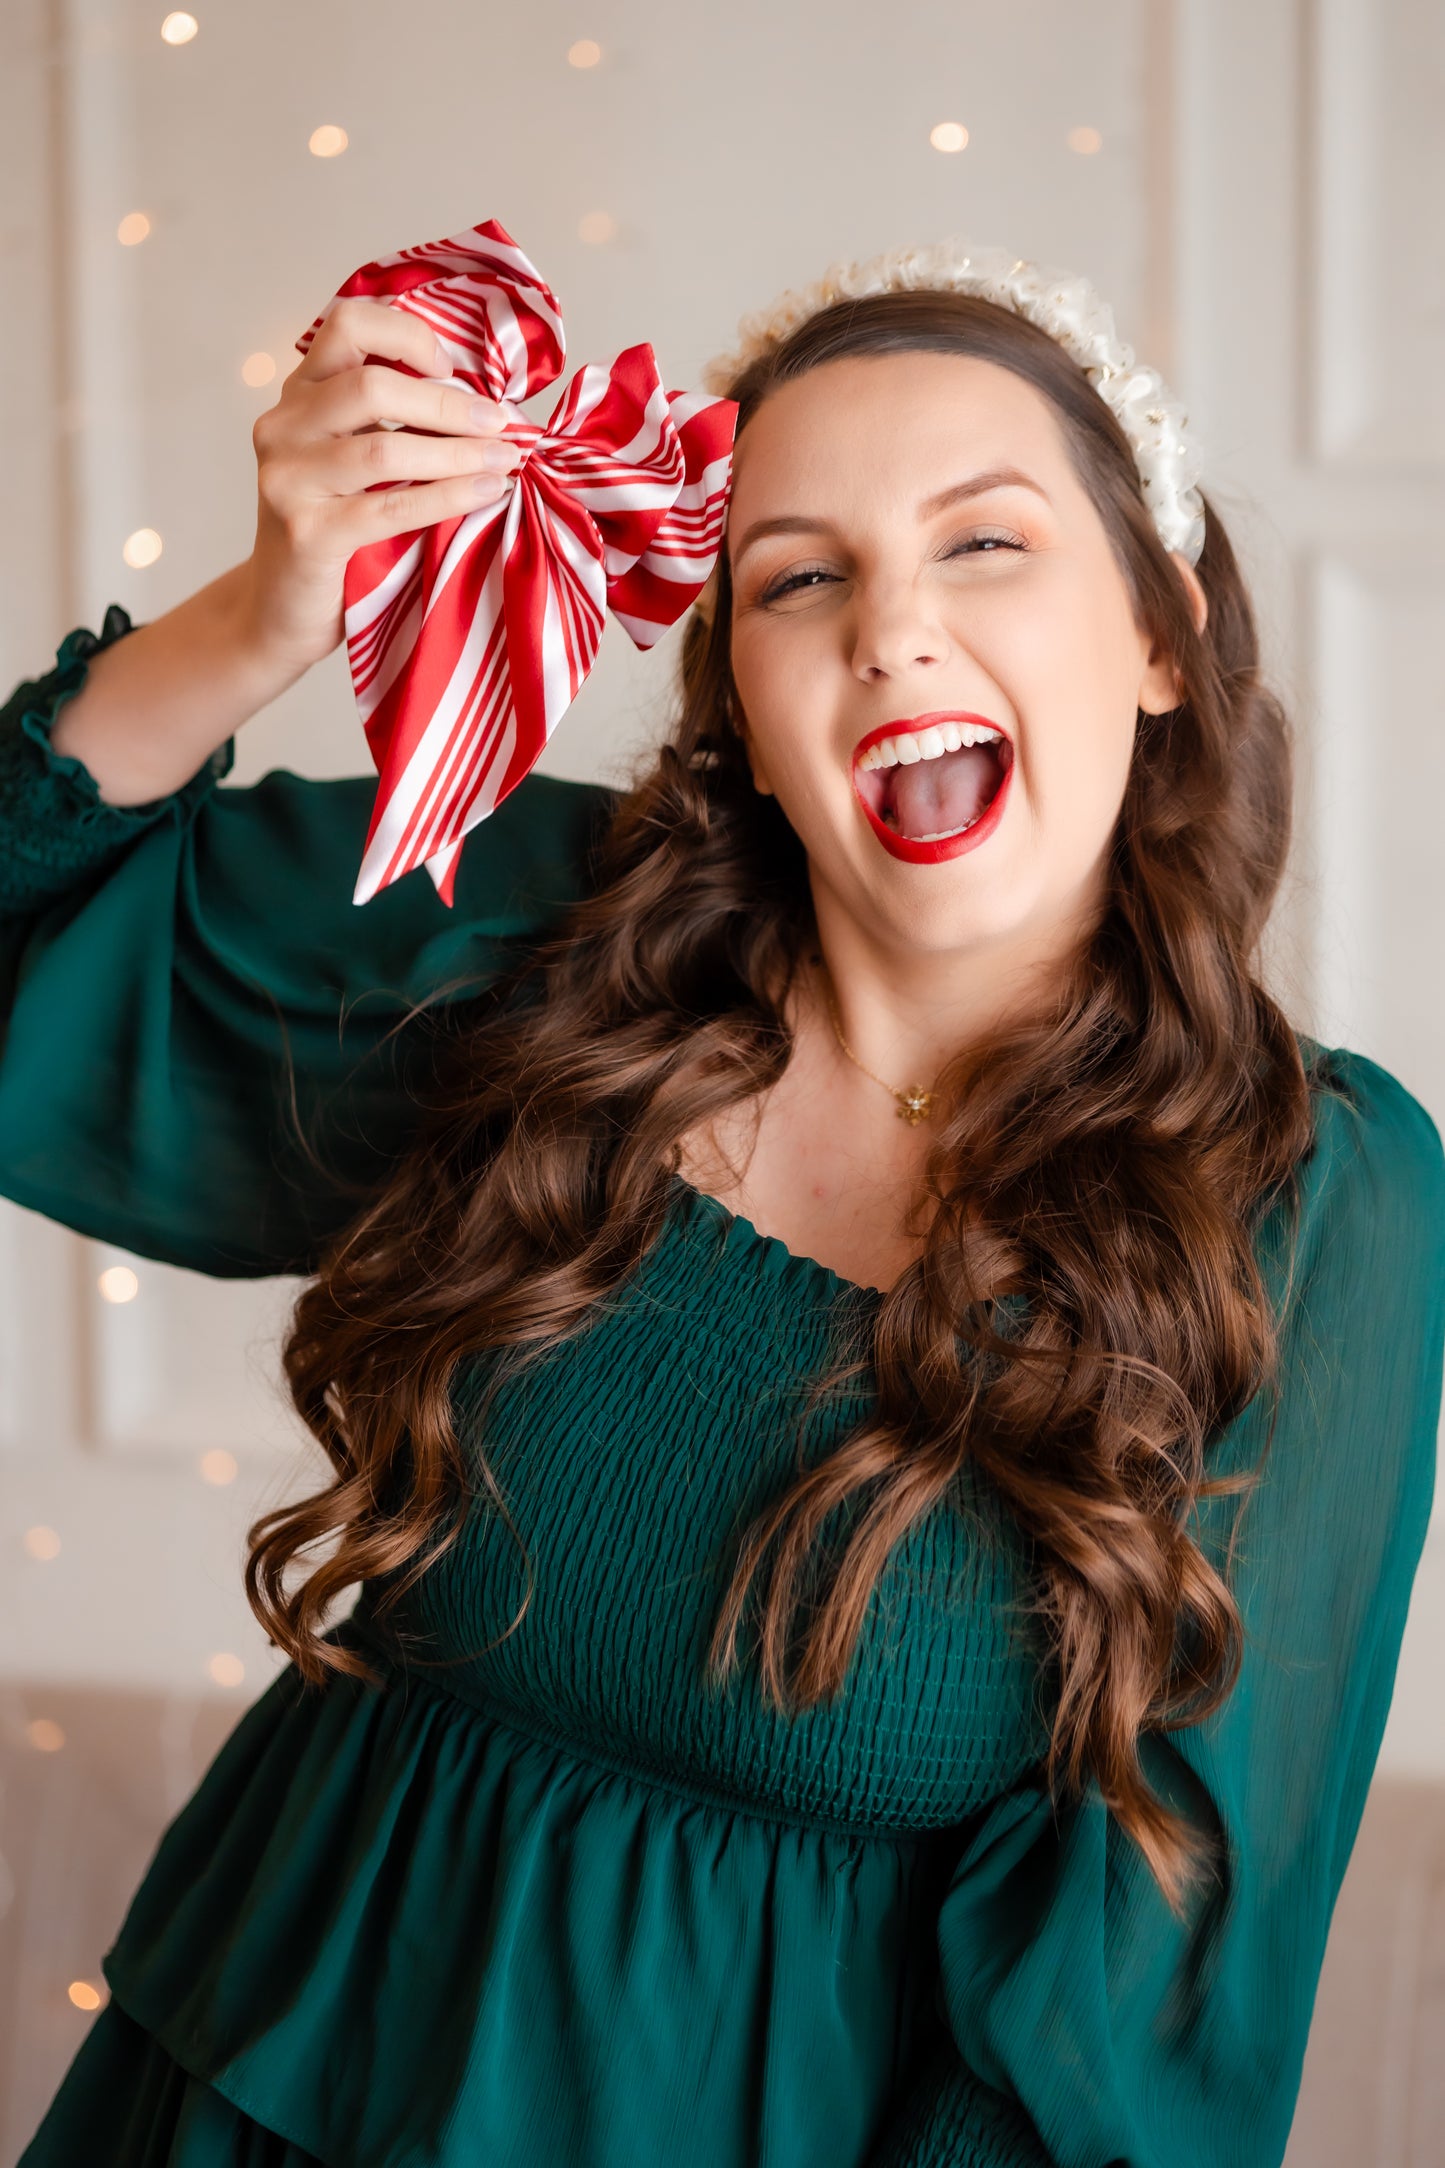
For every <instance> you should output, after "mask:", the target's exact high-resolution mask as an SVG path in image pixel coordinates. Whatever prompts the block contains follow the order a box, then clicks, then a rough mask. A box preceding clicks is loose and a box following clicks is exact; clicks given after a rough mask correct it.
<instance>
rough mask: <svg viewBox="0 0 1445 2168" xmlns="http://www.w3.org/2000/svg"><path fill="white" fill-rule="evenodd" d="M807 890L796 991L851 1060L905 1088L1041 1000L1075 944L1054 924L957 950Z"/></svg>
mask: <svg viewBox="0 0 1445 2168" xmlns="http://www.w3.org/2000/svg"><path fill="white" fill-rule="evenodd" d="M830 905H831V899H827V898H823V897H817V898H815V910H816V926H817V939H816V941H814V942H813V943H812V944H811V945H810V947H809V949H808V951H807V954H808V955H809V956H810V957H811V956H813V955H816V956H817V957H818V959H819V964H818V965H817V966H814V965H811V964H810V967H809V969H808V971H807V972H806V974H805V975H804V978H803V981H802V983H801V984H800V986H799V989H798V992H799V998H800V1000H801V1002H802V1003H804V1004H806V1006H807V1007H808V1009H809V1010H810V1011H811V1012H812V1013H813V1015H814V1018H815V1020H817V1021H821V1024H822V1027H823V1029H824V1030H826V1031H828V1032H829V1033H830V1034H831V1033H832V1030H833V1023H832V1019H831V1017H830V1016H829V1011H828V998H827V997H828V991H829V988H830V987H831V990H832V993H833V997H834V1000H835V1002H836V1005H837V1019H838V1025H839V1027H840V1029H841V1032H842V1035H843V1038H844V1039H845V1040H846V1042H847V1045H848V1047H849V1048H850V1049H851V1051H852V1054H853V1056H854V1057H855V1058H856V1060H857V1061H858V1062H860V1063H862V1064H863V1065H864V1066H865V1067H866V1068H867V1069H869V1070H871V1071H873V1072H875V1073H876V1075H877V1076H878V1077H881V1078H883V1079H885V1080H886V1081H887V1082H888V1083H889V1084H890V1085H892V1086H894V1087H896V1088H899V1089H905V1088H907V1087H909V1086H912V1085H922V1086H923V1087H924V1088H925V1089H931V1088H932V1086H933V1084H934V1081H935V1079H936V1078H937V1076H938V1074H939V1072H940V1070H942V1068H943V1067H944V1065H945V1064H946V1063H947V1062H949V1061H950V1060H952V1059H953V1058H954V1057H955V1056H956V1055H957V1054H959V1053H960V1052H962V1051H964V1050H965V1049H966V1048H967V1047H969V1046H970V1045H972V1044H974V1043H976V1042H978V1041H980V1040H982V1039H984V1038H987V1037H989V1036H990V1035H991V1034H992V1033H994V1032H995V1031H997V1030H999V1029H1000V1028H1001V1027H1004V1026H1007V1025H1008V1024H1010V1023H1022V1022H1025V1021H1027V1019H1028V1018H1029V1017H1030V1016H1031V1015H1038V1014H1040V1013H1042V1012H1043V1010H1044V1009H1045V1008H1046V1006H1047V1004H1048V1002H1049V1000H1050V998H1051V996H1052V994H1053V992H1054V991H1055V990H1056V989H1057V986H1058V984H1059V978H1060V973H1061V970H1062V969H1063V968H1065V967H1066V965H1067V962H1068V959H1069V957H1070V956H1071V954H1072V953H1073V951H1074V949H1075V946H1076V943H1077V938H1078V937H1077V933H1076V931H1074V930H1073V929H1070V930H1069V931H1068V933H1067V936H1065V934H1064V933H1063V932H1062V931H1061V932H1060V933H1059V935H1058V936H1057V937H1056V938H1055V940H1054V941H1052V942H1041V941H1040V940H1039V938H1038V936H1037V934H1036V933H1029V934H1024V933H1010V934H1009V935H1008V936H1005V937H1001V938H1000V939H998V940H995V941H991V942H990V941H983V942H979V943H974V944H971V945H970V946H969V947H967V948H958V949H928V950H925V949H920V948H918V947H910V946H908V945H907V944H905V943H902V942H891V941H886V940H880V939H879V938H878V937H877V936H876V935H875V934H874V933H873V932H872V931H871V930H870V929H865V928H864V927H862V926H860V924H859V922H858V921H857V919H856V918H854V917H852V916H851V915H850V914H848V913H846V912H844V911H842V910H841V909H839V908H837V907H836V906H832V907H830Z"/></svg>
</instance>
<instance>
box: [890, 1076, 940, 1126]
mask: <svg viewBox="0 0 1445 2168" xmlns="http://www.w3.org/2000/svg"><path fill="white" fill-rule="evenodd" d="M893 1096H894V1098H895V1099H896V1100H897V1101H898V1119H899V1120H900V1121H901V1122H907V1123H908V1124H909V1125H910V1127H912V1128H917V1126H918V1124H919V1123H920V1122H926V1121H927V1120H928V1117H929V1115H930V1114H931V1113H932V1112H933V1094H932V1092H926V1091H925V1090H924V1089H923V1086H922V1085H921V1084H910V1085H909V1087H908V1089H907V1091H903V1092H897V1091H896V1092H895V1093H894V1094H893Z"/></svg>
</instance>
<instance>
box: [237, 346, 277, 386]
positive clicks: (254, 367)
mask: <svg viewBox="0 0 1445 2168" xmlns="http://www.w3.org/2000/svg"><path fill="white" fill-rule="evenodd" d="M275 375H276V357H275V356H274V354H262V353H255V354H248V355H247V356H246V358H245V360H244V361H243V362H242V364H241V382H242V383H243V384H250V385H251V386H252V387H253V389H256V390H259V389H260V387H261V385H263V384H269V383H271V382H272V380H273V379H274V377H275Z"/></svg>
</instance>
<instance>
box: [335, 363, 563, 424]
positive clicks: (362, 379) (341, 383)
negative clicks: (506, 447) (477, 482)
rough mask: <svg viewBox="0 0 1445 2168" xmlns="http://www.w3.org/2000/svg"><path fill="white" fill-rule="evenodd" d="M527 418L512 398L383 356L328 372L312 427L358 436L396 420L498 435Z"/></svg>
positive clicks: (397, 422) (399, 422)
mask: <svg viewBox="0 0 1445 2168" xmlns="http://www.w3.org/2000/svg"><path fill="white" fill-rule="evenodd" d="M521 419H523V416H522V411H521V409H520V407H516V406H513V405H512V403H511V401H510V400H508V399H487V398H484V397H481V396H479V395H478V394H477V393H476V392H474V391H472V389H471V388H470V386H469V385H466V384H439V383H436V382H434V381H431V380H427V379H423V378H421V377H415V376H403V375H402V374H401V372H400V371H399V370H397V369H390V368H388V367H387V366H386V364H385V363H384V362H365V363H362V364H361V365H360V366H359V367H357V368H355V369H349V370H347V371H346V373H345V374H344V375H339V376H333V377H328V378H327V380H326V382H325V383H324V384H318V385H317V387H316V389H315V391H314V393H313V394H312V395H311V406H310V414H309V416H308V424H307V426H308V428H309V429H311V430H312V431H318V430H325V431H327V432H328V433H329V434H330V435H332V436H336V437H341V436H353V435H355V434H357V433H359V432H360V431H362V430H364V429H377V428H380V427H381V426H382V424H383V423H388V422H389V423H392V424H393V425H395V426H397V427H399V428H403V429H415V430H425V431H430V432H432V433H434V434H438V435H443V436H453V435H454V436H478V435H480V436H496V435H498V434H499V433H500V432H501V431H502V430H503V429H504V428H505V427H506V425H507V423H508V422H509V421H520V420H521Z"/></svg>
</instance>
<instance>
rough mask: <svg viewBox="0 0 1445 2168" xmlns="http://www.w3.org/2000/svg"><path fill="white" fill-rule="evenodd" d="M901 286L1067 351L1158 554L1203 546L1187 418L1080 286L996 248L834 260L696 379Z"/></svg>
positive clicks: (760, 316)
mask: <svg viewBox="0 0 1445 2168" xmlns="http://www.w3.org/2000/svg"><path fill="white" fill-rule="evenodd" d="M911 287H932V288H938V287H944V288H948V289H951V290H952V291H954V292H956V293H969V294H977V295H979V296H980V297H981V298H982V299H983V300H985V301H992V302H995V303H997V304H998V305H999V306H1000V307H1001V308H1005V309H1011V310H1012V311H1013V312H1014V314H1015V315H1016V316H1025V317H1027V318H1028V320H1029V322H1030V323H1031V324H1037V325H1038V327H1039V329H1040V330H1041V331H1046V332H1047V333H1048V334H1049V337H1050V338H1051V339H1057V341H1058V343H1059V345H1060V346H1062V347H1063V348H1064V349H1065V351H1066V352H1068V353H1070V354H1072V356H1073V357H1074V360H1075V361H1077V362H1078V364H1079V366H1080V368H1081V369H1082V370H1083V371H1084V374H1085V375H1086V376H1087V377H1088V379H1089V381H1090V383H1091V384H1092V385H1093V386H1094V389H1095V390H1096V391H1097V392H1098V394H1099V397H1100V398H1101V399H1102V400H1103V401H1104V403H1105V405H1106V406H1107V407H1108V408H1109V409H1110V411H1111V412H1112V413H1113V415H1114V418H1115V420H1116V421H1117V422H1118V424H1119V426H1120V428H1121V429H1122V430H1123V432H1124V434H1125V436H1126V437H1127V438H1128V440H1129V443H1130V446H1131V447H1132V449H1133V453H1134V459H1135V463H1136V465H1137V466H1138V469H1139V483H1140V487H1141V488H1142V490H1143V492H1144V501H1145V503H1146V504H1147V505H1148V507H1149V510H1150V512H1151V514H1152V515H1153V519H1154V525H1155V527H1156V529H1157V530H1158V533H1159V538H1160V540H1161V541H1162V542H1163V544H1164V547H1165V548H1166V549H1169V550H1178V551H1179V553H1180V555H1181V556H1182V557H1184V558H1185V559H1186V560H1187V562H1188V563H1189V564H1191V565H1193V564H1197V563H1198V561H1199V555H1200V552H1201V550H1202V549H1203V548H1204V500H1203V498H1202V497H1201V496H1200V494H1199V490H1198V488H1197V487H1196V484H1197V482H1198V479H1199V468H1200V461H1199V454H1198V450H1197V448H1196V446H1195V445H1194V444H1193V443H1192V442H1191V440H1190V438H1189V436H1188V434H1187V426H1188V419H1189V417H1188V415H1187V414H1186V413H1185V411H1184V409H1183V407H1182V406H1181V405H1180V404H1179V401H1178V400H1177V399H1175V398H1174V397H1173V396H1172V395H1171V393H1170V391H1169V389H1168V387H1167V386H1166V384H1165V383H1164V380H1163V378H1162V377H1161V376H1160V374H1159V372H1158V370H1157V369H1150V368H1146V367H1145V366H1144V365H1143V364H1142V363H1141V362H1136V361H1135V359H1134V350H1133V348H1132V347H1130V346H1126V345H1125V344H1124V342H1123V340H1122V339H1121V338H1120V337H1119V335H1118V333H1117V331H1116V330H1115V328H1114V312H1113V310H1112V309H1111V308H1110V307H1109V305H1108V303H1107V302H1106V301H1102V300H1101V299H1100V298H1099V296H1098V294H1096V293H1095V291H1094V289H1093V287H1092V286H1091V285H1090V284H1089V281H1088V280H1087V279H1085V278H1080V277H1078V276H1077V275H1075V274H1074V273H1072V272H1068V271H1055V270H1051V269H1049V267H1048V266H1047V265H1045V264H1035V263H1025V262H1024V260H1023V258H1022V257H1015V256H1010V255H1009V253H1008V251H1007V250H1006V249H1002V248H988V249H975V248H970V247H969V246H968V245H967V244H966V243H964V242H962V241H956V240H952V241H938V242H935V243H934V244H933V245H932V246H931V247H927V248H895V249H889V250H887V251H886V252H885V253H884V254H883V255H880V256H870V257H869V258H868V260H867V261H866V262H864V263H835V264H833V265H831V266H830V268H829V269H828V270H827V271H825V272H824V274H823V276H822V278H820V279H818V280H816V281H815V282H814V283H813V285H811V286H808V287H805V288H804V289H803V290H802V291H801V292H798V291H796V290H795V289H794V288H792V287H790V288H789V289H788V291H787V292H786V293H784V294H783V295H781V296H780V298H779V299H778V300H777V301H775V302H774V303H773V305H772V307H771V308H767V309H759V310H757V311H755V312H754V313H753V314H751V315H749V316H745V317H744V318H743V320H742V322H741V323H740V324H739V326H738V341H739V343H738V345H737V346H736V347H735V348H734V350H733V351H732V352H731V353H729V354H720V355H718V356H717V357H716V358H715V359H714V360H712V361H710V362H709V363H708V365H707V367H706V368H705V369H704V370H703V372H702V382H703V384H704V385H705V386H706V388H707V389H708V390H709V391H710V392H714V393H716V394H718V395H719V396H725V395H726V393H727V390H728V387H729V385H731V384H733V383H735V382H736V380H737V378H738V377H739V376H740V375H741V373H742V371H743V370H744V369H746V368H748V367H750V366H751V364H752V363H753V362H755V361H756V360H757V359H758V358H759V356H760V355H763V354H765V353H767V352H768V351H769V349H770V348H772V347H775V346H779V345H781V344H782V342H783V340H784V339H786V338H787V337H788V336H789V334H790V333H792V332H794V331H796V329H797V328H798V326H799V325H800V324H803V323H806V322H807V320H808V318H809V317H810V316H816V315H818V314H819V312H820V311H821V310H823V309H826V308H829V307H831V306H832V304H833V303H834V302H835V301H843V300H855V299H858V298H861V297H862V296H863V295H865V294H880V293H897V292H901V291H905V290H907V289H908V288H911ZM716 581H717V573H716V569H714V572H713V576H712V578H711V579H710V580H709V581H708V583H707V586H706V587H705V588H704V590H703V592H702V594H701V595H699V597H698V601H697V607H698V609H699V610H700V611H701V612H702V614H703V615H704V616H706V617H707V618H708V619H709V620H710V619H711V615H712V602H713V597H714V594H715V590H716Z"/></svg>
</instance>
